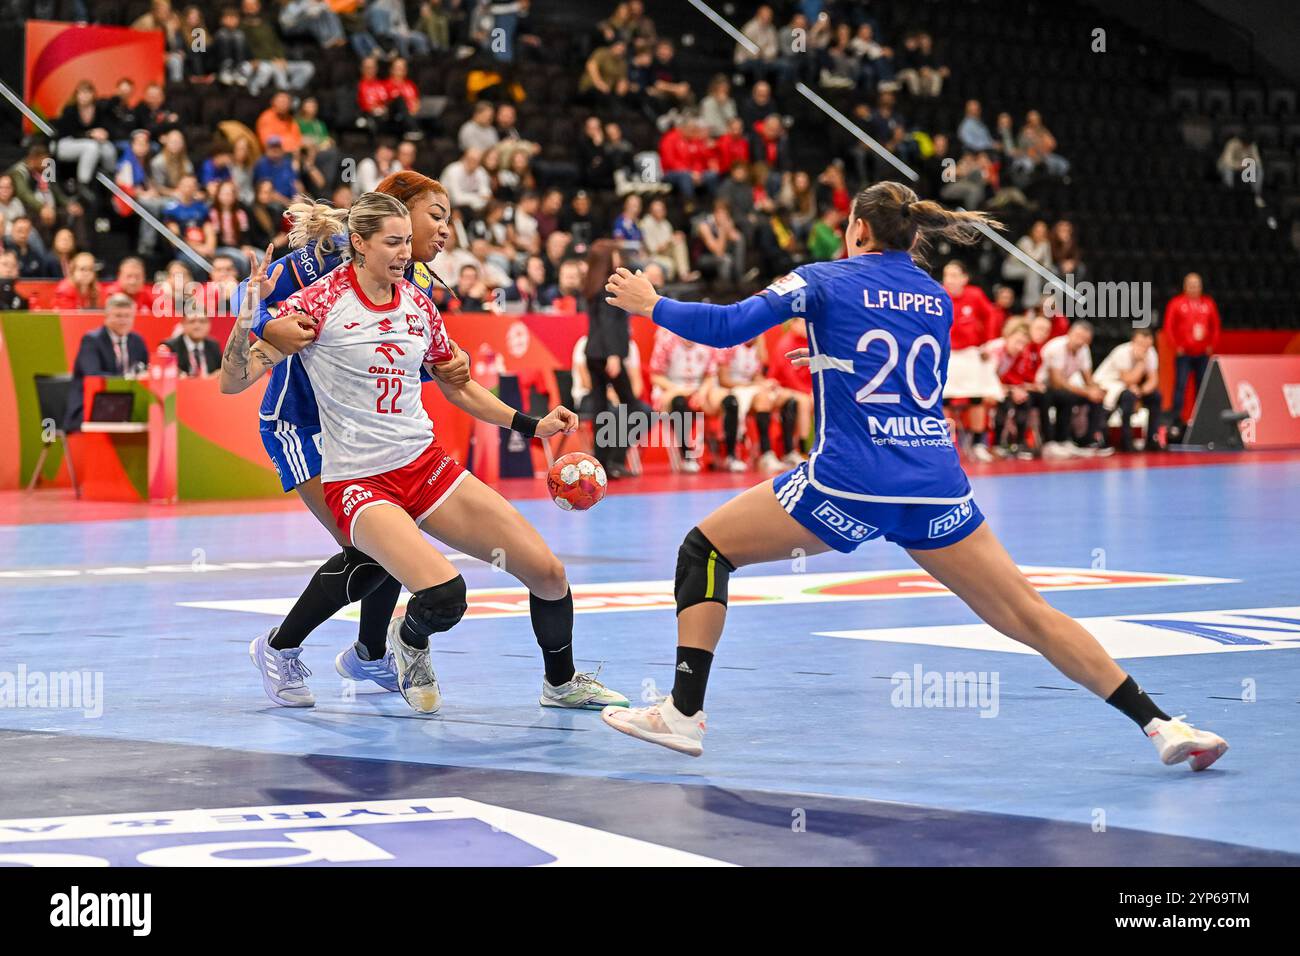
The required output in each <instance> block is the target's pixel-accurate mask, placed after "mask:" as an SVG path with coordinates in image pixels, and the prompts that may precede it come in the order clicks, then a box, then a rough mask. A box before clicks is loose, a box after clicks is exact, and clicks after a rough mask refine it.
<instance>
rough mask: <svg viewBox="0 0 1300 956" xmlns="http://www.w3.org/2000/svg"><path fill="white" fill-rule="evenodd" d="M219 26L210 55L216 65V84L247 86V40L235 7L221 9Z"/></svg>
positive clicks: (249, 70)
mask: <svg viewBox="0 0 1300 956" xmlns="http://www.w3.org/2000/svg"><path fill="white" fill-rule="evenodd" d="M217 22H218V23H220V26H219V27H218V28H217V32H216V35H215V36H214V37H213V40H212V43H213V47H212V55H213V59H214V60H215V61H216V64H217V82H218V83H221V84H222V85H223V86H235V85H239V86H247V85H248V74H249V73H250V72H251V68H250V67H249V65H248V64H249V61H250V60H252V58H253V56H252V54H251V53H249V52H248V38H247V37H245V36H244V31H243V30H241V29H240V27H239V11H238V10H237V9H236V8H235V7H222V8H221V12H220V15H219V17H218V21H217Z"/></svg>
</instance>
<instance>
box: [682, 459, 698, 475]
mask: <svg viewBox="0 0 1300 956" xmlns="http://www.w3.org/2000/svg"><path fill="white" fill-rule="evenodd" d="M682 471H684V472H686V474H688V475H698V474H699V473H700V460H699V459H698V458H682Z"/></svg>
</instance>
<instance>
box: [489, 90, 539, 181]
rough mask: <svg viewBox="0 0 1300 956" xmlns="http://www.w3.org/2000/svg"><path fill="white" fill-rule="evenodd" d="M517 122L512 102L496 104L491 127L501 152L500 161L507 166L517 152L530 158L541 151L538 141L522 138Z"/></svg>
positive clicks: (497, 147) (517, 115)
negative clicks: (493, 129) (494, 131)
mask: <svg viewBox="0 0 1300 956" xmlns="http://www.w3.org/2000/svg"><path fill="white" fill-rule="evenodd" d="M518 122H519V113H518V111H517V110H516V109H515V105H514V104H513V103H501V104H499V105H498V106H497V110H496V116H495V117H494V119H493V127H494V128H495V129H496V134H497V142H496V149H497V152H498V153H500V154H501V162H502V163H504V164H505V165H507V166H508V165H510V163H511V161H512V159H513V157H514V154H515V153H517V152H522V153H526V154H527V155H528V156H529V157H530V158H531V157H533V156H536V155H537V154H538V153H540V152H541V151H542V147H541V146H540V145H539V144H538V143H534V142H531V141H530V140H526V139H524V138H523V136H522V135H521V134H520V132H519V128H518V126H517V125H516V124H517V123H518Z"/></svg>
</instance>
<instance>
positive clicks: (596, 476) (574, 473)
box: [546, 451, 606, 511]
mask: <svg viewBox="0 0 1300 956" xmlns="http://www.w3.org/2000/svg"><path fill="white" fill-rule="evenodd" d="M605 482H606V478H605V469H604V468H602V467H601V464H600V462H598V461H596V459H594V458H592V457H591V456H590V455H587V454H584V453H583V452H580V451H575V452H571V453H570V454H568V455H565V456H564V457H563V458H557V459H556V460H555V464H553V465H552V466H551V470H550V471H548V472H547V473H546V490H547V491H549V492H550V493H551V500H552V501H554V502H555V503H556V504H557V505H559V506H560V507H561V508H563V509H564V510H565V511H586V510H587V509H588V508H590V507H592V506H593V505H595V504H596V502H598V501H600V499H601V498H604V497H605Z"/></svg>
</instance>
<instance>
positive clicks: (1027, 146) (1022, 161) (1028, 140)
mask: <svg viewBox="0 0 1300 956" xmlns="http://www.w3.org/2000/svg"><path fill="white" fill-rule="evenodd" d="M1016 148H1017V149H1018V150H1020V152H1021V153H1022V155H1021V156H1019V157H1018V158H1017V159H1016V161H1015V164H1016V166H1018V167H1019V168H1020V169H1021V170H1022V171H1023V172H1024V173H1032V172H1034V171H1036V170H1038V169H1040V168H1041V169H1042V170H1043V171H1044V172H1046V173H1047V175H1048V176H1053V177H1056V178H1062V177H1065V176H1067V175H1068V174H1069V172H1070V161H1069V160H1068V159H1066V158H1065V157H1064V156H1061V155H1060V154H1059V153H1057V152H1056V137H1055V136H1053V135H1052V132H1051V130H1049V129H1048V128H1047V127H1046V126H1045V125H1043V116H1042V114H1041V113H1039V112H1038V110H1030V111H1029V112H1028V113H1027V114H1026V115H1025V125H1024V126H1022V127H1021V128H1020V135H1019V137H1017V139H1016Z"/></svg>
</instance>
